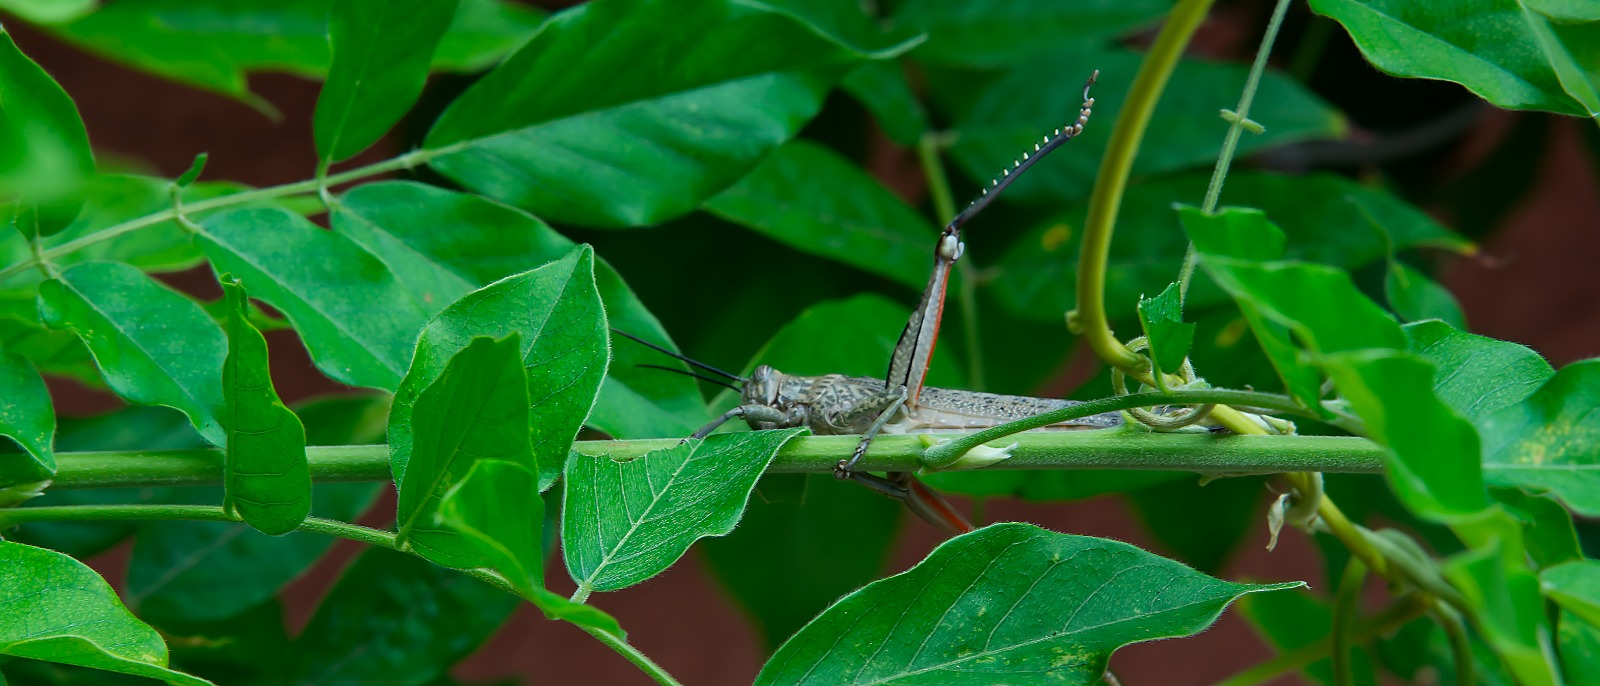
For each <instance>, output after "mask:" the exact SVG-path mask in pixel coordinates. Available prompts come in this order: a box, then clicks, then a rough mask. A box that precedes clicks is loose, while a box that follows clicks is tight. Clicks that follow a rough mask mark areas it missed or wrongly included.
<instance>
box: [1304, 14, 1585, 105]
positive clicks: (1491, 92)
mask: <svg viewBox="0 0 1600 686" xmlns="http://www.w3.org/2000/svg"><path fill="white" fill-rule="evenodd" d="M1311 8H1312V9H1313V10H1315V11H1317V12H1319V13H1321V14H1324V15H1327V16H1329V17H1332V18H1333V19H1334V20H1336V21H1338V22H1339V23H1340V24H1343V25H1344V27H1345V30H1347V31H1349V32H1350V38H1351V40H1353V41H1355V44H1356V46H1357V47H1359V48H1361V53H1362V54H1363V55H1365V56H1366V58H1367V60H1368V61H1370V62H1372V64H1373V65H1374V66H1376V67H1378V68H1379V69H1381V70H1383V71H1385V72H1388V73H1390V74H1394V75H1396V76H1408V77H1418V78H1429V79H1442V80H1445V81H1454V82H1456V83H1459V84H1461V85H1463V86H1465V87H1466V88H1467V90H1470V91H1472V92H1473V93H1476V94H1477V95H1478V96H1479V97H1482V98H1483V99H1485V100H1488V101H1489V102H1491V103H1494V104H1495V105H1498V106H1500V107H1504V108H1508V109H1519V110H1521V109H1539V110H1548V111H1551V112H1560V113H1563V114H1583V110H1582V109H1581V108H1580V107H1579V105H1578V103H1576V102H1574V101H1573V99H1572V98H1571V97H1570V96H1568V95H1567V93H1566V92H1565V91H1564V90H1563V88H1562V83H1561V80H1560V79H1558V78H1557V75H1556V73H1555V71H1553V70H1552V68H1551V65H1550V57H1549V55H1548V54H1546V52H1545V50H1544V49H1542V48H1541V45H1540V42H1539V39H1538V37H1537V35H1536V34H1535V32H1534V30H1533V29H1532V28H1531V27H1530V26H1529V25H1528V23H1527V19H1526V17H1524V13H1523V9H1522V8H1521V6H1520V5H1519V4H1518V3H1517V0H1485V1H1484V2H1473V3H1442V4H1441V3H1434V2H1428V1H1427V0H1311Z"/></svg>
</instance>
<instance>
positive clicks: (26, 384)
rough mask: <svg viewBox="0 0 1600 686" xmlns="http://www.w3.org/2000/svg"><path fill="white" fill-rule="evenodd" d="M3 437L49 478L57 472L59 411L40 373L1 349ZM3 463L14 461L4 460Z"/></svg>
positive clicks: (0, 420) (0, 430)
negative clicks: (57, 414)
mask: <svg viewBox="0 0 1600 686" xmlns="http://www.w3.org/2000/svg"><path fill="white" fill-rule="evenodd" d="M0 388H4V389H6V391H5V393H4V394H0V436H5V437H9V438H11V439H12V440H14V441H16V442H17V445H20V446H22V449H23V450H26V451H27V452H28V455H29V456H30V457H32V458H33V462H34V464H35V465H37V466H38V467H39V469H40V470H42V471H43V472H44V473H45V474H54V473H55V471H56V454H55V447H54V440H55V435H56V410H55V406H53V405H51V404H50V389H47V388H45V387H44V379H41V378H39V372H37V371H35V370H34V368H33V365H31V364H28V361H27V360H24V359H22V358H20V357H17V356H16V355H12V354H11V353H9V352H7V351H6V350H5V348H3V347H0ZM0 459H12V458H9V457H0Z"/></svg>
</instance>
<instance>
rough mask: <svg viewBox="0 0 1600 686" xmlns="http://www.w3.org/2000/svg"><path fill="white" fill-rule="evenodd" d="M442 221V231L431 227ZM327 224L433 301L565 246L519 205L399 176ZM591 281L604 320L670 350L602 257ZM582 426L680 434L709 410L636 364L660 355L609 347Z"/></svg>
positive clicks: (345, 202) (557, 253)
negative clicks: (603, 372) (607, 359)
mask: <svg viewBox="0 0 1600 686" xmlns="http://www.w3.org/2000/svg"><path fill="white" fill-rule="evenodd" d="M440 226H449V227H450V231H448V232H443V231H439V227H440ZM333 228H334V231H336V232H339V233H341V234H344V235H345V236H347V237H348V238H350V239H351V240H353V241H355V242H356V243H357V244H359V245H360V246H362V247H363V248H365V249H366V250H367V251H368V252H370V253H372V254H373V255H376V256H378V258H379V259H381V260H383V262H384V263H385V264H387V265H389V268H390V270H391V271H393V272H394V273H395V275H396V277H397V278H398V279H400V281H401V282H402V283H403V284H405V285H406V287H407V288H409V289H410V290H411V291H412V292H414V293H421V294H423V297H424V298H426V299H428V300H429V301H431V302H433V303H435V304H436V305H442V304H444V303H449V302H453V301H454V300H456V299H457V298H459V297H461V296H463V295H466V294H467V293H468V292H470V291H472V290H473V289H475V288H479V287H481V286H485V285H488V284H490V283H493V282H495V281H498V280H500V279H502V278H504V277H507V276H510V275H512V274H517V273H521V272H523V271H525V270H527V269H528V268H530V267H532V266H534V265H538V264H543V263H545V262H550V261H553V260H556V259H559V258H561V257H562V256H564V255H566V254H568V253H569V252H571V250H572V248H573V247H574V244H573V242H572V241H570V240H568V239H566V238H565V237H563V236H561V235H560V234H558V233H556V232H555V231H554V230H552V229H551V228H550V227H549V226H547V225H546V224H545V223H544V222H542V221H539V219H537V218H535V217H533V216H532V215H529V214H527V213H525V212H523V211H521V210H517V209H514V208H511V207H507V206H505V205H501V204H499V203H495V202H492V201H489V200H486V199H484V198H482V197H480V196H476V195H469V194H466V193H455V192H451V191H446V190H443V189H440V188H436V187H434V186H427V185H423V184H418V183H408V182H384V183H369V184H363V185H361V186H358V187H356V188H355V189H353V190H351V191H350V192H349V193H347V194H345V195H344V196H343V197H341V198H340V202H339V204H338V205H337V206H336V207H335V210H334V214H333ZM595 285H596V286H597V287H598V288H599V291H600V298H601V300H602V301H603V302H604V304H605V310H606V319H607V320H608V321H609V323H610V325H611V326H613V327H615V328H617V329H620V330H622V331H626V332H628V333H630V334H632V335H635V336H639V337H641V338H644V339H646V340H649V341H651V342H654V343H656V344H658V345H663V346H667V347H672V343H671V341H670V340H668V339H667V334H666V332H665V331H664V330H663V329H662V328H661V324H660V323H659V322H657V321H656V318H655V316H654V315H652V314H650V311H649V310H647V309H645V307H644V304H643V303H641V302H640V301H639V298H638V296H636V295H634V293H633V290H632V289H630V288H629V287H628V285H627V284H626V283H624V282H623V281H622V277H620V276H618V275H617V273H616V271H615V270H614V269H612V268H611V266H610V265H608V264H606V263H605V262H604V261H603V260H597V261H596V264H595ZM612 356H613V363H612V364H611V366H610V368H609V369H608V370H607V375H606V380H605V383H604V384H602V385H601V387H600V398H599V400H598V401H596V403H595V408H594V413H593V414H592V415H591V416H590V417H589V424H590V425H591V426H594V427H595V428H598V429H600V430H602V431H605V432H606V433H609V434H611V435H613V436H617V437H619V438H653V437H660V436H682V435H685V434H688V433H689V432H690V431H693V430H695V429H697V428H699V427H700V426H701V425H703V424H705V422H706V420H707V419H709V417H708V416H707V414H706V409H705V404H704V402H703V401H702V400H701V398H700V390H699V389H698V388H697V387H696V386H695V383H694V380H693V379H690V378H688V377H685V376H680V375H677V374H664V373H661V372H659V371H656V370H651V369H641V368H639V367H638V366H637V365H638V364H641V363H656V364H660V363H662V362H663V359H662V358H661V356H660V355H659V354H657V353H656V352H654V351H652V350H649V349H647V348H644V347H643V346H637V345H633V344H632V343H623V344H621V345H618V346H616V349H615V350H613V351H612Z"/></svg>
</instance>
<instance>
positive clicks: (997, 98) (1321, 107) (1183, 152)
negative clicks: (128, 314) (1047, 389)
mask: <svg viewBox="0 0 1600 686" xmlns="http://www.w3.org/2000/svg"><path fill="white" fill-rule="evenodd" d="M1051 40H1053V38H1052V39H1051ZM1142 59H1143V56H1142V55H1139V54H1137V53H1134V52H1129V51H1123V50H1088V51H1078V52H1071V53H1060V52H1056V53H1052V54H1051V55H1049V56H1046V57H1041V58H1037V59H1030V60H1027V61H1025V62H1022V63H1021V64H1019V65H1017V66H1016V67H1015V68H1013V69H1011V70H1009V71H1006V72H1005V73H1003V74H1002V75H1000V76H999V77H998V78H995V79H993V80H991V81H989V82H988V83H985V84H982V85H981V86H979V87H978V88H977V90H976V92H974V91H973V86H972V85H971V84H970V83H968V82H966V81H954V80H952V81H951V82H950V83H948V84H947V83H945V82H944V81H942V80H933V81H931V82H930V87H932V88H933V90H934V95H935V96H936V100H938V101H942V102H948V103H950V107H951V108H953V109H955V110H956V113H955V123H954V126H953V129H954V131H955V133H956V138H955V141H954V143H952V145H951V147H950V154H951V156H952V157H954V158H955V162H956V164H957V166H959V167H960V168H961V170H962V171H963V172H965V173H966V175H967V177H968V178H970V179H972V180H973V181H976V182H978V183H984V184H987V183H988V182H989V180H990V179H991V178H993V177H994V176H995V174H996V173H997V172H999V171H1000V169H1001V168H1002V167H1004V166H1006V165H1008V164H1010V163H1011V162H1012V160H1015V159H1016V158H1018V157H1019V156H1021V155H1022V153H1023V151H1025V150H1029V149H1031V147H1032V145H1033V144H1034V143H1036V142H1038V141H1039V137H1040V136H1043V135H1045V134H1048V133H1050V132H1051V131H1054V130H1055V129H1057V128H1060V127H1062V126H1065V125H1067V124H1070V123H1072V121H1073V119H1075V118H1076V116H1077V112H1078V108H1079V107H1080V106H1081V104H1082V100H1081V98H1082V97H1083V82H1084V79H1087V78H1088V77H1089V74H1091V73H1093V72H1094V71H1095V70H1096V69H1098V70H1099V71H1100V80H1099V82H1098V83H1097V84H1096V86H1095V89H1094V92H1093V93H1092V95H1093V96H1094V98H1095V107H1094V116H1093V117H1092V118H1091V119H1090V120H1089V125H1088V126H1087V127H1085V128H1084V131H1083V134H1082V135H1081V136H1079V137H1077V138H1075V139H1073V141H1072V142H1071V143H1068V144H1067V145H1065V146H1062V148H1061V149H1060V150H1057V151H1055V152H1053V153H1051V155H1050V158H1049V159H1047V160H1045V161H1043V162H1041V163H1040V164H1039V165H1037V166H1036V167H1034V168H1033V169H1031V170H1029V172H1028V173H1027V175H1025V176H1023V177H1022V178H1020V179H1017V181H1016V182H1015V184H1013V186H1012V187H1011V188H1010V190H1007V191H1006V195H1005V198H1004V199H1003V201H1010V202H1019V201H1021V202H1036V203H1041V204H1042V203H1055V204H1058V205H1059V203H1061V202H1063V201H1078V200H1082V199H1085V198H1087V197H1088V196H1089V191H1090V189H1092V188H1093V186H1094V177H1095V174H1096V172H1097V170H1098V169H1099V166H1100V158H1102V157H1103V156H1104V155H1105V146H1106V143H1107V141H1109V139H1110V135H1111V129H1112V126H1111V123H1112V122H1114V121H1116V119H1117V116H1118V114H1119V111H1120V109H1121V107H1122V103H1123V102H1125V101H1126V100H1127V89H1128V88H1129V85H1130V84H1132V83H1133V76H1134V73H1135V72H1136V71H1137V70H1138V67H1139V64H1140V62H1141V61H1142ZM1246 72H1247V70H1246V68H1245V66H1244V65H1242V64H1240V65H1233V64H1212V63H1205V62H1199V61H1187V60H1186V61H1184V62H1182V63H1180V64H1179V65H1178V67H1177V69H1176V70H1175V71H1174V72H1173V74H1172V80H1171V81H1170V82H1169V83H1168V84H1167V88H1166V90H1165V91H1163V94H1162V96H1161V102H1160V103H1159V104H1158V105H1157V106H1156V110H1155V114H1154V116H1153V118H1152V120H1151V122H1150V126H1149V129H1148V131H1147V132H1146V133H1145V136H1144V139H1143V141H1142V142H1141V143H1140V148H1139V150H1140V152H1139V157H1138V158H1137V159H1136V160H1135V162H1134V166H1133V173H1134V174H1138V175H1146V174H1156V173H1160V172H1170V171H1177V170H1180V169H1186V168H1189V167H1194V166H1202V165H1203V166H1208V167H1209V166H1210V164H1211V162H1212V161H1214V160H1215V159H1216V158H1217V154H1218V152H1219V151H1220V150H1221V149H1222V139H1223V135H1224V133H1226V131H1227V122H1225V121H1223V120H1222V119H1220V118H1217V116H1216V113H1217V110H1218V108H1222V107H1232V106H1234V104H1235V102H1234V98H1235V95H1236V94H1238V93H1239V92H1240V90H1241V89H1242V88H1243V87H1244V82H1245V77H1246ZM1255 102H1256V105H1255V107H1254V108H1252V109H1251V110H1250V118H1251V119H1253V120H1255V121H1258V122H1260V123H1261V124H1263V125H1264V126H1266V132H1265V133H1264V134H1261V135H1253V136H1247V137H1245V138H1244V139H1242V140H1241V141H1240V146H1239V150H1240V151H1241V153H1243V152H1247V151H1252V150H1260V149H1262V148H1267V147H1271V146H1274V145H1282V144H1285V143H1290V142H1295V141H1301V140H1306V139H1311V138H1330V137H1335V136H1338V135H1340V134H1342V133H1343V130H1344V120H1343V118H1342V117H1341V116H1340V115H1339V113H1338V112H1337V111H1335V110H1333V109H1332V108H1331V107H1329V106H1328V105H1327V104H1326V103H1324V102H1322V100H1321V99H1319V98H1317V97H1316V96H1315V95H1313V94H1311V93H1310V92H1309V91H1307V90H1305V89H1304V88H1303V87H1301V86H1300V85H1298V84H1296V83H1295V82H1294V81H1293V80H1291V79H1289V78H1287V77H1284V76H1282V75H1279V74H1277V73H1275V72H1270V71H1269V72H1267V74H1266V75H1265V76H1264V77H1263V78H1262V80H1261V86H1260V90H1259V91H1258V92H1257V93H1256V100H1255ZM1232 181H1233V179H1231V178H1230V179H1229V186H1230V188H1229V200H1228V202H1238V200H1236V199H1233V198H1234V196H1233V195H1232V188H1231V186H1232ZM1201 197H1203V195H1195V196H1194V197H1193V198H1182V199H1181V200H1184V201H1187V202H1198V201H1199V199H1200V198H1201ZM1127 204H1130V203H1127V202H1126V201H1125V202H1124V205H1127ZM1165 206H1166V205H1163V207H1165ZM1168 225H1169V226H1170V222H1169V224H1168ZM1119 226H1120V222H1119ZM1179 252H1180V254H1181V249H1180V251H1179ZM1172 273H1173V272H1171V271H1169V272H1167V273H1166V275H1165V279H1164V281H1170V280H1171V278H1172ZM1154 290H1155V289H1154V288H1152V289H1150V291H1154ZM1147 292H1148V291H1147ZM1135 295H1137V293H1136V294H1135Z"/></svg>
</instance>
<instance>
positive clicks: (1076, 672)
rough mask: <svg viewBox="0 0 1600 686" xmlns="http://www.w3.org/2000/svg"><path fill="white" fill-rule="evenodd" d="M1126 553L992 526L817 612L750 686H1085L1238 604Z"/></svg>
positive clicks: (1231, 591) (1227, 593) (1157, 561)
mask: <svg viewBox="0 0 1600 686" xmlns="http://www.w3.org/2000/svg"><path fill="white" fill-rule="evenodd" d="M1301 585H1303V584H1301V583H1299V582H1294V583H1283V584H1271V585H1252V584H1235V583H1230V582H1226V581H1221V580H1218V579H1213V578H1211V577H1208V576H1205V575H1204V574H1200V573H1199V572H1196V571H1194V570H1192V569H1189V568H1188V567H1185V566H1183V565H1182V564H1179V563H1177V562H1173V561H1171V560H1166V559H1163V558H1160V557H1157V556H1155V555H1151V554H1150V553H1147V552H1144V551H1143V550H1140V549H1138V548H1135V547H1133V546H1131V545H1128V544H1126V543H1119V542H1116V541H1109V540H1105V539H1097V538H1089V537H1085V536H1070V535H1067V534H1058V533H1055V532H1052V531H1045V530H1043V529H1039V528H1037V527H1034V526H1031V525H1027V524H996V525H993V526H989V527H985V528H983V529H979V530H978V531H975V532H972V533H969V534H964V535H961V536H958V537H956V538H953V539H951V540H949V541H946V542H944V543H943V544H942V545H940V546H939V547H938V548H936V549H935V550H934V551H933V553H932V554H930V555H929V556H928V558H927V559H925V560H923V561H922V562H921V563H919V564H918V565H917V566H916V567H913V568H912V569H911V570H910V571H907V572H904V573H902V574H897V575H895V576H892V577H889V578H887V579H883V580H880V581H875V582H873V583H871V584H868V585H867V586H866V587H865V588H863V589H861V590H859V591H856V592H855V593H852V594H850V595H848V596H845V597H844V598H843V599H842V600H840V601H839V602H837V603H835V604H834V605H833V607H831V608H828V611H827V612H824V613H823V614H822V615H821V616H819V617H817V618H816V619H814V620H812V622H811V623H810V624H808V625H806V627H805V628H804V629H801V630H800V633H798V634H795V635H794V637H793V638H790V639H789V641H788V642H787V643H785V644H784V645H783V647H782V648H779V649H778V652H777V653H776V654H774V655H773V656H772V659H770V660H768V661H767V665H766V666H765V667H764V668H763V669H762V670H761V675H760V676H758V677H756V683H757V684H810V683H827V684H837V683H889V682H897V683H962V684H966V683H974V684H975V683H993V682H994V681H996V680H1017V679H1024V678H1025V679H1027V680H1028V681H1029V682H1043V681H1050V682H1052V683H1056V682H1059V683H1072V684H1090V683H1095V682H1097V681H1099V679H1100V677H1101V675H1102V674H1103V673H1104V672H1105V668H1106V661H1107V660H1108V659H1109V658H1110V656H1111V652H1112V651H1114V650H1116V649H1117V648H1120V647H1122V646H1124V645H1127V644H1129V643H1136V642H1139V641H1148V640H1153V639H1158V638H1167V637H1173V636H1186V635H1189V634H1192V633H1195V632H1197V631H1200V630H1201V629H1204V628H1205V627H1207V626H1209V625H1210V624H1211V623H1212V622H1213V621H1215V620H1216V618H1217V615H1219V614H1221V613H1222V610H1223V609H1224V608H1226V607H1227V605H1228V603H1230V602H1232V601H1233V600H1235V599H1237V598H1238V597H1240V596H1242V595H1245V594H1247V593H1258V592H1262V591H1272V590H1279V589H1286V588H1294V587H1297V586H1301Z"/></svg>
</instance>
